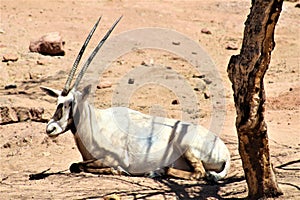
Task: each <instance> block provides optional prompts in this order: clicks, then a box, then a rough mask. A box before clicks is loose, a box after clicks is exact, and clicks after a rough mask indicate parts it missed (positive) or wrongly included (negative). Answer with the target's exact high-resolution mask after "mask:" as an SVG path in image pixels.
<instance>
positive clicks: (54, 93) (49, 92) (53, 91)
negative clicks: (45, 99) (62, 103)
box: [40, 86, 61, 97]
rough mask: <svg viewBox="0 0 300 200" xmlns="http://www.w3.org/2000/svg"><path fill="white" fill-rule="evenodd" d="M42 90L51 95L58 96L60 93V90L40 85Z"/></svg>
mask: <svg viewBox="0 0 300 200" xmlns="http://www.w3.org/2000/svg"><path fill="white" fill-rule="evenodd" d="M40 88H41V89H42V90H43V91H45V92H46V93H47V94H48V95H50V96H51V97H58V96H59V95H61V91H59V90H55V89H52V88H48V87H43V86H41V87H40Z"/></svg>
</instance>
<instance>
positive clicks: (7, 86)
mask: <svg viewBox="0 0 300 200" xmlns="http://www.w3.org/2000/svg"><path fill="white" fill-rule="evenodd" d="M15 88H17V85H16V84H8V85H6V86H5V87H4V89H5V90H9V89H15Z"/></svg>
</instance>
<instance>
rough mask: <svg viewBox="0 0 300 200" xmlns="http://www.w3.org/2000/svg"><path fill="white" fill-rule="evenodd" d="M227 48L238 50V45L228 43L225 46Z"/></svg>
mask: <svg viewBox="0 0 300 200" xmlns="http://www.w3.org/2000/svg"><path fill="white" fill-rule="evenodd" d="M225 49H227V50H237V49H238V47H237V46H236V45H234V44H228V45H227V46H226V47H225Z"/></svg>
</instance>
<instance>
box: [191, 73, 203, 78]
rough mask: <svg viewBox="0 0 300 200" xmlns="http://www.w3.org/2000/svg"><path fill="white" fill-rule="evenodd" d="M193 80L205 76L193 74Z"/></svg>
mask: <svg viewBox="0 0 300 200" xmlns="http://www.w3.org/2000/svg"><path fill="white" fill-rule="evenodd" d="M193 78H205V74H200V75H198V74H193Z"/></svg>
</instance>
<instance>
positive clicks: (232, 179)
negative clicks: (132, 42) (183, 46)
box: [0, 0, 300, 199]
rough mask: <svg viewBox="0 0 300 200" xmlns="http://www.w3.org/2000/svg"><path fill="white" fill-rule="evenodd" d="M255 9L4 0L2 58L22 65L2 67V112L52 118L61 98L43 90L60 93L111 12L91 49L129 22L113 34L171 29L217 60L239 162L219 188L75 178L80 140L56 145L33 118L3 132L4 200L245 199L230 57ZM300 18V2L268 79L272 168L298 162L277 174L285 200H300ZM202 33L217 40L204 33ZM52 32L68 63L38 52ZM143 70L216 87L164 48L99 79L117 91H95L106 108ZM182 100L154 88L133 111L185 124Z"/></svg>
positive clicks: (289, 15) (203, 118) (68, 137)
mask: <svg viewBox="0 0 300 200" xmlns="http://www.w3.org/2000/svg"><path fill="white" fill-rule="evenodd" d="M249 4H250V1H245V0H243V1H232V0H230V1H225V0H212V1H208V2H204V1H180V2H179V1H177V2H176V3H175V2H173V1H158V0H157V1H141V2H139V3H137V2H135V1H131V0H104V1H69V0H56V1H55V0H51V1H37V0H23V1H22V0H17V1H10V0H1V1H0V5H1V6H0V12H1V21H0V56H1V57H2V56H3V55H5V54H15V55H17V56H18V61H16V62H1V63H0V71H1V76H0V105H1V106H24V107H28V108H29V107H43V108H44V109H45V112H46V114H47V115H48V116H50V115H52V113H53V111H54V109H55V106H56V105H55V99H52V98H51V97H47V96H45V95H44V93H43V92H42V91H41V90H40V89H39V86H41V85H44V86H49V87H53V88H57V89H61V88H62V87H63V84H64V83H65V80H66V76H67V74H68V72H69V70H70V68H71V66H72V63H73V61H74V59H75V56H76V55H77V52H78V51H79V49H80V47H81V45H82V43H83V41H84V39H85V37H86V35H87V33H88V32H89V30H90V28H91V27H92V25H93V24H94V22H95V21H96V20H97V18H98V16H100V15H103V18H102V21H101V25H100V27H99V30H98V31H96V33H95V36H94V38H93V39H92V41H91V45H90V47H88V48H87V51H90V50H91V49H92V47H93V46H95V45H96V43H97V42H98V40H99V38H101V36H102V35H103V34H104V32H105V31H106V30H107V29H108V28H109V26H110V25H111V24H112V23H113V21H114V20H115V19H117V18H118V17H119V16H120V15H123V19H122V21H121V23H120V24H119V25H118V27H117V28H116V30H115V31H114V32H113V34H112V36H114V35H117V34H119V33H122V32H124V31H128V30H133V29H136V28H146V27H160V28H167V29H172V30H175V31H177V32H179V33H182V34H184V35H186V36H187V37H189V38H190V39H192V40H194V41H195V42H197V43H198V44H199V45H201V46H202V48H203V49H205V51H206V52H207V53H208V54H209V55H210V57H211V59H212V60H213V62H214V63H215V66H216V67H217V70H218V71H219V74H220V76H221V78H222V84H223V85H224V92H225V100H226V108H225V110H226V119H225V121H224V124H223V127H222V130H221V132H220V133H219V134H220V137H221V138H222V139H223V140H224V141H225V143H226V144H227V145H228V147H229V149H230V151H231V155H232V167H231V170H230V173H229V174H228V178H227V179H225V180H224V181H221V182H220V183H219V184H216V185H211V184H208V183H206V182H205V181H184V180H177V179H168V178H165V179H150V178H143V177H123V176H109V175H91V174H84V173H81V174H71V173H70V172H69V171H68V168H69V166H70V164H71V163H73V162H77V161H80V160H81V156H80V154H79V152H78V151H77V149H76V146H75V143H74V141H73V138H72V134H71V133H69V132H67V133H65V134H63V135H61V136H60V137H58V138H56V139H55V140H51V139H49V138H48V137H47V136H46V135H45V127H46V124H45V123H39V122H31V121H26V122H20V123H12V124H7V125H1V126H0V152H1V153H0V156H1V163H0V168H1V172H0V191H1V199H29V198H30V199H102V198H103V197H105V196H107V195H110V194H116V195H118V196H120V197H121V198H122V199H230V198H233V199H235V198H243V197H245V196H246V195H247V187H246V183H245V179H244V177H243V170H242V166H241V160H240V157H239V155H238V150H237V148H238V146H237V136H236V132H235V126H234V120H235V110H234V105H233V100H232V91H231V85H230V82H229V80H228V78H227V73H226V68H227V64H228V61H229V58H230V56H231V55H233V54H238V53H239V49H237V50H227V49H226V46H227V45H229V44H230V45H234V46H236V47H240V45H241V42H242V36H243V23H244V21H245V19H246V16H247V14H248V13H249V6H250V5H249ZM299 15H300V10H299V8H295V3H291V2H284V9H283V11H282V14H281V17H280V20H279V22H278V26H277V27H276V36H275V41H276V48H275V50H274V52H273V54H272V61H271V64H270V67H269V70H268V72H267V74H266V77H265V88H266V92H267V106H266V107H267V111H266V119H267V123H268V132H269V138H270V149H271V155H272V163H273V165H274V167H278V166H280V165H282V164H284V163H288V162H291V161H295V164H290V165H287V166H286V167H284V168H276V175H277V178H278V182H279V186H280V187H281V188H282V190H283V192H284V196H282V197H280V199H300V198H299V196H300V188H299V185H300V181H299V180H300V173H299V169H300V164H299V159H300V153H299V152H300V151H299V150H300V136H299V129H300V125H299V120H300V114H299V108H300V107H299V105H300V99H299V96H300V85H299V83H300V82H299V69H300V67H299V63H300V62H299V58H300V53H299V52H300V45H299V44H300V41H299V30H300V29H299V21H298V19H299ZM203 28H206V29H208V30H210V31H211V33H212V34H204V33H201V30H202V29H203ZM52 31H59V32H60V33H61V34H62V36H63V38H64V40H65V42H66V44H65V51H66V55H65V56H57V57H51V56H42V55H39V54H37V53H30V52H29V50H28V46H29V42H30V41H31V40H33V39H36V38H38V37H40V36H42V35H44V34H45V33H47V32H52ZM158 39H159V36H158ZM175 42H177V41H175ZM116 48H117V47H116ZM144 63H154V64H155V65H159V66H169V67H171V68H170V69H173V70H175V71H176V72H178V73H179V74H181V75H182V76H183V77H184V79H185V80H186V81H187V82H188V83H189V84H190V85H191V88H195V87H197V86H199V84H202V85H203V83H206V84H208V82H205V81H204V82H203V80H199V79H197V78H193V75H194V74H195V73H196V72H195V70H194V68H193V66H191V65H190V64H189V63H188V62H187V61H185V60H184V59H181V58H179V57H178V56H176V55H173V54H171V53H168V52H166V51H163V50H147V49H144V50H134V51H132V52H129V53H127V54H126V55H123V56H121V57H119V58H118V59H117V60H115V61H114V62H113V64H112V65H111V66H110V67H109V68H108V69H107V70H106V71H105V72H104V73H103V74H102V77H101V78H99V80H105V81H110V82H111V83H112V87H110V88H106V89H99V90H97V91H96V98H95V103H96V105H97V107H100V108H107V107H110V106H111V104H112V95H113V94H114V91H115V89H116V88H117V87H118V86H119V83H120V80H121V78H122V77H123V76H125V75H126V74H127V73H128V72H129V71H130V69H134V68H136V67H137V66H140V65H141V64H144ZM210 81H212V82H214V80H210ZM199 82H200V83H199ZM8 84H16V86H17V88H15V89H9V90H5V89H4V87H5V86H6V85H8ZM195 95H196V96H197V98H198V103H197V105H198V107H199V108H200V109H199V110H200V111H199V112H198V113H197V115H195V116H196V119H197V120H198V122H199V123H201V124H202V125H204V126H209V124H210V116H211V98H208V99H205V98H204V94H203V91H202V90H200V91H195ZM158 97H160V98H158ZM176 98H177V96H176V94H174V92H172V91H170V90H168V89H166V88H164V87H162V86H161V85H156V84H152V85H145V86H143V87H140V88H139V89H138V90H136V91H135V93H134V94H133V95H132V96H131V98H130V102H129V106H130V107H132V108H134V109H137V110H139V111H141V112H144V113H150V114H159V115H163V116H167V117H171V118H180V117H181V115H182V110H183V109H182V107H181V103H180V102H179V104H176V103H175V104H174V100H176ZM177 100H178V99H177ZM172 102H173V104H172ZM175 102H176V101H175ZM152 105H159V106H160V107H159V108H161V107H162V108H164V109H163V111H164V112H158V113H156V110H155V109H154V108H153V106H152ZM158 111H161V110H160V109H158ZM49 168H50V170H49V171H47V172H46V174H47V175H48V176H47V177H45V178H44V179H40V180H29V175H30V174H34V173H39V172H42V171H44V170H47V169H49Z"/></svg>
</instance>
